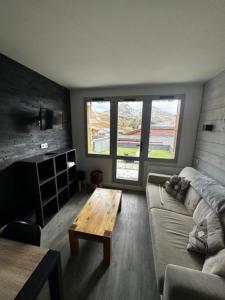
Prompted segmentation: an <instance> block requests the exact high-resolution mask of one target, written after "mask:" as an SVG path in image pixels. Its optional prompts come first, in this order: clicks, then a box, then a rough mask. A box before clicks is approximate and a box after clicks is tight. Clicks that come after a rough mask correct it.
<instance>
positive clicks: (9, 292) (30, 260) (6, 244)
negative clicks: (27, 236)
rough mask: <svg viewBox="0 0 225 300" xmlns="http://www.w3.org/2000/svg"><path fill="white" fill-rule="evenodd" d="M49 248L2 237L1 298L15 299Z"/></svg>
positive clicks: (0, 247)
mask: <svg viewBox="0 0 225 300" xmlns="http://www.w3.org/2000/svg"><path fill="white" fill-rule="evenodd" d="M48 251H49V250H48V249H45V248H40V247H37V246H33V245H29V244H23V243H19V242H15V241H12V240H7V239H3V238H0V299H1V300H12V299H15V298H16V296H17V294H18V293H19V291H20V290H21V289H22V288H23V286H24V284H25V283H26V282H27V280H28V279H29V278H30V276H31V274H32V273H33V271H34V270H35V269H36V267H37V266H38V265H39V263H40V262H41V260H42V259H43V258H44V256H45V255H46V254H47V252H48Z"/></svg>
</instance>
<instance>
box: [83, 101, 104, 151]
mask: <svg viewBox="0 0 225 300" xmlns="http://www.w3.org/2000/svg"><path fill="white" fill-rule="evenodd" d="M87 137H88V138H87V139H88V140H87V144H88V153H89V154H103V155H109V154H110V101H90V102H87Z"/></svg>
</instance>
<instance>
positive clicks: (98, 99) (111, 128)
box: [84, 97, 113, 158]
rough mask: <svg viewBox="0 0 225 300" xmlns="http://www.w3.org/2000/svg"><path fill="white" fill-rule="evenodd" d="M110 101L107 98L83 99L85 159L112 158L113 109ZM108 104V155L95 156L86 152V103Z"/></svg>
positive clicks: (95, 154)
mask: <svg viewBox="0 0 225 300" xmlns="http://www.w3.org/2000/svg"><path fill="white" fill-rule="evenodd" d="M111 100H112V99H111V98H109V97H96V98H92V97H87V98H86V97H85V98H84V122H85V126H84V128H85V135H84V136H85V154H86V156H87V157H94V158H112V130H113V126H112V122H113V113H112V111H113V108H112V106H113V105H112V101H111ZM104 101H105V102H110V138H109V144H110V146H109V154H97V153H89V152H88V123H87V122H88V117H87V103H88V102H104Z"/></svg>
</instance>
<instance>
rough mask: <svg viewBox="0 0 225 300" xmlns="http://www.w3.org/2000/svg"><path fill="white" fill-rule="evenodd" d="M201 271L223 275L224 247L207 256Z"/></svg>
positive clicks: (224, 263)
mask: <svg viewBox="0 0 225 300" xmlns="http://www.w3.org/2000/svg"><path fill="white" fill-rule="evenodd" d="M202 272H204V273H210V274H216V275H219V276H222V277H225V249H222V250H220V251H219V252H217V253H215V254H214V255H211V256H208V257H207V258H206V260H205V262H204V265H203V268H202Z"/></svg>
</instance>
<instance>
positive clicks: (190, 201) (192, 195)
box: [179, 167, 201, 213]
mask: <svg viewBox="0 0 225 300" xmlns="http://www.w3.org/2000/svg"><path fill="white" fill-rule="evenodd" d="M199 175H201V173H200V172H199V171H197V170H196V169H194V168H191V167H185V168H183V170H182V171H181V172H180V174H179V176H180V177H185V179H186V180H189V181H190V187H189V189H188V192H187V194H186V197H185V200H184V205H185V206H186V208H187V209H188V210H189V211H191V212H192V213H193V212H194V210H195V208H196V206H197V204H198V203H199V201H200V199H201V196H200V194H199V193H198V192H197V191H196V190H195V189H194V188H193V187H192V186H191V182H192V180H193V179H194V178H196V177H197V176H199Z"/></svg>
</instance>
